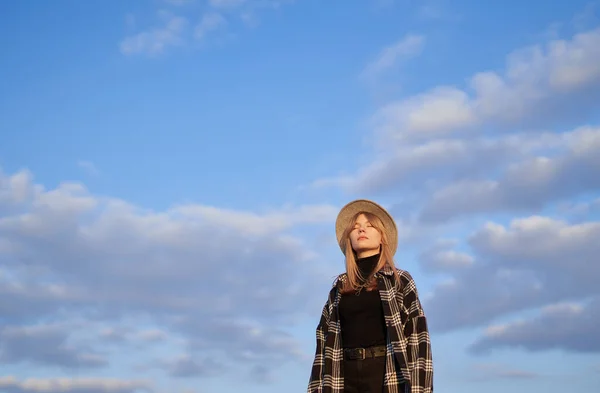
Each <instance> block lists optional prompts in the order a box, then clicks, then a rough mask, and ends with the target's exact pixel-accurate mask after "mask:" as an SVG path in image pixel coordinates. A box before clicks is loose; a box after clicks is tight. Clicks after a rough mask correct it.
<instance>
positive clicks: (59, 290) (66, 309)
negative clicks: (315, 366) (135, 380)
mask: <svg viewBox="0 0 600 393" xmlns="http://www.w3.org/2000/svg"><path fill="white" fill-rule="evenodd" d="M0 211H2V213H3V214H2V216H0V239H2V241H1V242H0V314H2V315H3V321H4V322H5V323H6V324H7V326H10V329H13V330H9V331H8V332H9V333H10V334H11V336H10V337H12V338H11V340H9V341H6V339H5V341H4V342H3V343H4V344H3V345H4V352H3V354H4V357H3V359H4V361H5V362H16V361H20V360H27V361H37V362H46V363H51V362H53V361H54V360H55V359H59V364H60V363H61V362H62V364H63V365H64V366H68V367H71V366H73V367H75V366H76V365H77V364H78V365H80V366H86V365H87V366H88V367H93V366H100V365H101V364H103V362H104V361H109V362H110V359H111V356H112V352H111V351H112V349H111V348H113V347H112V346H110V345H109V344H110V343H117V342H119V346H120V347H123V346H124V345H128V348H130V353H132V354H133V353H136V352H135V351H138V350H141V349H140V347H139V346H137V344H136V343H139V342H141V341H142V340H146V345H145V347H146V349H147V348H152V347H153V343H156V345H158V344H160V343H161V342H162V341H164V340H172V338H171V337H173V338H176V339H177V341H178V344H177V345H176V346H175V347H176V348H177V351H183V352H184V353H185V355H186V356H190V358H189V359H190V360H189V362H188V363H184V362H182V361H180V362H179V363H176V364H175V365H168V366H167V365H163V367H162V368H163V369H164V370H165V371H167V372H169V373H172V374H173V375H184V374H186V373H192V371H194V370H196V371H198V370H199V369H200V366H199V365H201V364H203V363H201V362H202V359H203V358H202V356H200V357H199V354H200V352H201V353H203V354H206V353H211V354H212V355H211V356H213V357H212V359H214V360H215V361H218V362H219V364H223V365H224V367H237V368H239V367H241V370H243V367H245V366H247V367H253V366H254V365H257V364H270V367H277V366H278V365H280V364H282V363H283V362H284V361H294V360H295V359H301V356H302V352H301V350H300V349H299V347H298V343H297V342H296V341H295V340H294V339H293V338H292V337H291V336H290V335H289V334H288V333H287V332H286V330H285V327H286V326H290V324H291V323H293V321H295V320H297V319H298V318H302V317H304V316H306V313H307V312H308V311H309V310H313V309H314V307H315V306H316V305H318V304H320V303H321V302H322V298H321V296H319V295H318V294H316V293H314V292H315V291H312V290H311V288H316V287H327V286H328V285H330V280H331V277H329V276H326V275H324V274H323V272H324V269H327V267H324V266H323V263H322V261H320V260H319V257H318V255H317V254H316V253H315V251H313V250H307V247H306V246H305V244H304V243H303V242H302V241H301V240H300V239H299V238H297V237H294V236H293V235H291V234H290V233H288V231H291V230H294V229H297V228H298V226H301V225H306V224H308V225H318V224H320V223H323V222H331V220H332V217H334V215H335V213H336V209H334V208H333V207H331V206H319V205H317V206H300V207H294V206H285V207H282V208H280V209H274V210H272V211H269V212H266V213H255V212H244V211H235V210H223V209H219V208H215V207H212V206H205V205H181V206H173V207H172V208H170V209H168V210H165V211H161V212H154V211H149V210H146V209H143V208H141V207H138V206H134V205H131V204H129V203H127V202H125V201H122V200H119V199H115V198H106V197H98V196H95V195H93V194H91V193H90V192H89V191H88V190H87V189H86V188H85V187H84V186H83V185H81V184H77V183H64V184H61V185H59V186H58V187H56V188H55V189H49V190H47V189H45V188H44V187H43V186H42V185H39V184H35V183H34V182H33V178H32V176H31V174H30V173H28V172H17V173H15V174H12V175H10V176H9V175H4V174H1V175H0ZM281 277H294V280H293V282H288V281H287V280H281ZM307 294H308V296H307ZM311 294H314V295H311ZM290 305H294V306H293V307H290ZM79 318H87V319H88V321H89V322H88V323H89V324H88V325H85V326H81V325H76V324H73V325H72V328H71V329H70V330H69V333H68V334H67V332H66V331H62V330H56V329H50V330H44V329H46V328H44V329H42V328H40V329H42V330H40V332H38V333H36V335H32V334H33V333H30V334H29V336H23V334H24V333H21V336H19V335H17V332H30V331H31V330H27V329H32V326H36V325H37V324H38V323H39V321H41V320H44V321H46V323H47V324H54V323H57V322H58V321H65V323H70V322H72V321H75V320H77V319H79ZM139 321H143V322H139ZM142 323H143V324H144V326H143V327H140V326H138V325H140V324H142ZM272 326H280V328H279V329H274V328H272ZM93 332H95V335H92V336H90V334H92V333H93ZM166 332H168V334H166ZM42 333H43V334H42ZM6 334H8V333H6ZM5 337H9V336H5ZM15 337H26V338H27V340H29V342H32V341H31V340H38V341H39V342H40V343H41V342H42V341H43V342H44V346H42V348H45V350H42V349H40V350H39V351H38V350H34V349H31V348H27V347H26V346H25V343H26V342H27V340H26V339H25V338H23V341H19V340H17V339H15ZM77 337H80V338H81V337H85V340H84V341H81V340H75V341H73V342H74V343H75V344H73V345H71V344H66V343H68V341H67V340H68V339H70V338H72V339H73V340H74V339H75V338H77ZM157 340H158V341H157ZM76 343H81V345H83V344H84V343H85V344H86V345H87V346H85V345H84V346H78V345H76ZM21 344H23V345H21ZM95 347H98V348H104V349H105V350H106V351H107V352H106V353H103V354H98V353H97V352H95V351H93V348H95ZM7 348H8V350H7ZM44 351H45V352H44ZM145 356H146V355H145ZM53 359H54V360H53ZM242 363H243V364H242ZM193 365H196V366H197V367H198V368H196V369H195V368H194V367H196V366H194V367H192V366H193ZM186 370H187V371H186ZM190 370H191V371H190Z"/></svg>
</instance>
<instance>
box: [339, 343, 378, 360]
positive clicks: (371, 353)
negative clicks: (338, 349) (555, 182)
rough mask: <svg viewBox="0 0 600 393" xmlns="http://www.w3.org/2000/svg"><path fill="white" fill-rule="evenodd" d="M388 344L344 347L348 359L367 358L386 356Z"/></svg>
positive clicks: (345, 357) (345, 356)
mask: <svg viewBox="0 0 600 393" xmlns="http://www.w3.org/2000/svg"><path fill="white" fill-rule="evenodd" d="M385 354H386V346H385V345H380V346H378V347H369V348H344V359H346V360H365V359H370V358H376V357H380V356H385Z"/></svg>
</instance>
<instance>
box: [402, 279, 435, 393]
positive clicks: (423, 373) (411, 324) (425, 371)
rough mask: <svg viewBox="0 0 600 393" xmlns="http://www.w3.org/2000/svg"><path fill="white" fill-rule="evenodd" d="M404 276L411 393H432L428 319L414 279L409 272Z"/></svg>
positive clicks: (431, 363) (404, 327)
mask: <svg viewBox="0 0 600 393" xmlns="http://www.w3.org/2000/svg"><path fill="white" fill-rule="evenodd" d="M404 276H405V278H406V279H407V280H406V282H405V286H404V289H403V293H404V297H403V298H404V307H405V309H406V310H407V312H408V317H407V318H406V321H405V322H404V326H403V331H404V336H405V337H406V339H407V341H408V344H407V351H406V352H407V356H408V359H407V362H408V367H409V369H410V370H411V371H410V372H411V382H412V383H411V384H412V390H411V392H412V393H432V392H433V360H432V355H431V338H430V336H429V329H428V327H427V318H426V316H425V312H424V311H423V307H422V305H421V301H420V300H419V294H418V291H417V287H416V284H415V281H414V279H413V278H412V276H411V275H410V274H409V273H407V272H404ZM403 281H404V280H403Z"/></svg>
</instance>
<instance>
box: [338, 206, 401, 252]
mask: <svg viewBox="0 0 600 393" xmlns="http://www.w3.org/2000/svg"><path fill="white" fill-rule="evenodd" d="M359 212H367V213H372V214H374V215H376V216H377V217H379V219H380V220H381V221H382V222H383V226H384V230H385V232H386V235H387V238H388V242H389V243H390V244H389V246H390V250H391V251H392V255H394V254H395V253H396V249H397V248H398V229H397V228H396V223H395V222H394V219H393V218H392V216H391V215H390V213H388V212H387V211H386V210H385V209H384V208H383V207H381V206H379V205H378V204H377V203H375V202H373V201H369V200H367V199H358V200H355V201H352V202H350V203H348V204H347V205H346V206H344V207H342V209H341V210H340V212H339V213H338V216H337V219H336V220H335V234H336V237H337V241H338V244H339V245H340V249H341V250H342V253H344V255H345V254H346V248H345V239H342V234H343V233H344V229H346V228H347V227H348V224H349V222H350V220H352V219H353V218H354V216H355V215H356V214H357V213H359Z"/></svg>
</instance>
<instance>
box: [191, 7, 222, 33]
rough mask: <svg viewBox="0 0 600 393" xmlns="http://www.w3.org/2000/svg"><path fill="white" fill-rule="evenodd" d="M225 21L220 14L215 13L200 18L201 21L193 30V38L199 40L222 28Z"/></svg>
mask: <svg viewBox="0 0 600 393" xmlns="http://www.w3.org/2000/svg"><path fill="white" fill-rule="evenodd" d="M226 24H227V21H226V20H225V18H223V16H221V14H219V13H217V12H210V13H207V14H205V15H203V16H202V19H201V20H200V22H199V23H198V25H197V26H196V28H195V29H194V38H196V39H197V40H201V39H203V38H205V37H206V35H207V34H209V33H211V32H213V31H215V30H218V29H220V28H222V27H224V26H225V25H226Z"/></svg>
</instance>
